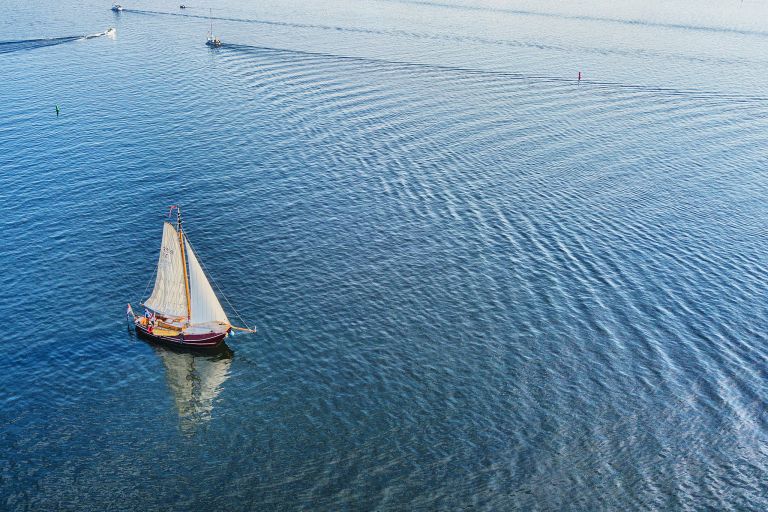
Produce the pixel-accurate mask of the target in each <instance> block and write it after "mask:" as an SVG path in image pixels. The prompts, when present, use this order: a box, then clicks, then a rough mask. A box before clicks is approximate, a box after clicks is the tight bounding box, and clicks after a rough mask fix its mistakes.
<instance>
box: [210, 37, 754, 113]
mask: <svg viewBox="0 0 768 512" xmlns="http://www.w3.org/2000/svg"><path fill="white" fill-rule="evenodd" d="M222 48H225V49H229V50H233V51H241V52H274V53H284V54H294V55H308V56H314V57H320V58H329V59H336V60H339V61H357V62H361V63H373V64H385V65H388V66H398V67H402V68H409V69H423V70H431V71H445V72H453V73H461V74H467V75H487V76H489V77H490V76H495V77H503V78H508V79H510V80H531V81H537V82H550V83H562V84H577V83H580V84H582V85H589V86H591V87H595V88H603V89H608V90H610V89H614V90H631V91H636V92H638V93H646V94H653V95H661V96H685V97H688V98H689V99H718V100H729V101H740V102H744V101H746V102H759V103H763V102H768V97H766V96H748V95H739V94H728V93H721V92H715V91H705V90H696V89H675V88H672V87H657V86H652V85H645V84H627V83H621V82H609V81H592V80H583V79H582V80H581V81H578V80H576V79H572V78H563V77H558V76H545V75H527V74H523V73H517V72H514V71H505V70H489V69H477V68H468V67H461V66H445V65H440V64H427V63H420V62H408V61H399V60H389V59H379V58H373V57H358V56H350V55H338V54H333V53H323V52H311V51H305V50H292V49H288V48H273V47H269V46H252V45H246V44H236V43H224V44H223V45H222Z"/></svg>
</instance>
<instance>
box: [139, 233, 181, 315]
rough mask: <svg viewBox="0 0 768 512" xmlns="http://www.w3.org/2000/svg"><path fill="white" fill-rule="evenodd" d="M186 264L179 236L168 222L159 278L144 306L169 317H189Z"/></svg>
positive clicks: (161, 253)
mask: <svg viewBox="0 0 768 512" xmlns="http://www.w3.org/2000/svg"><path fill="white" fill-rule="evenodd" d="M184 288H185V287H184V264H183V263H182V259H181V247H180V246H179V235H178V233H177V232H176V229H175V228H174V227H173V226H172V225H171V224H169V223H168V222H166V223H164V224H163V242H162V244H161V245H160V257H159V259H158V261H157V277H156V278H155V288H154V289H153V290H152V295H150V297H149V299H147V300H146V301H145V302H144V304H145V305H146V306H147V307H148V308H150V309H152V310H154V311H156V312H158V313H160V314H162V315H165V316H169V317H186V316H187V298H186V291H185V289H184Z"/></svg>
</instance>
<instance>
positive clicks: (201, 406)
mask: <svg viewBox="0 0 768 512" xmlns="http://www.w3.org/2000/svg"><path fill="white" fill-rule="evenodd" d="M153 348H154V349H155V352H156V353H157V354H158V355H159V356H160V359H161V360H162V362H163V365H164V366H165V379H166V381H167V383H168V387H169V388H170V389H171V393H172V394H173V399H174V401H175V402H176V410H177V411H178V413H179V421H180V423H181V429H182V431H184V432H191V431H193V430H194V429H195V428H196V427H198V426H200V425H203V424H205V423H207V422H208V421H210V419H211V413H212V412H213V404H214V401H215V400H216V397H218V396H219V393H221V390H222V385H223V384H224V382H226V380H227V379H228V378H229V375H230V373H229V368H230V366H231V365H232V356H233V355H234V354H233V352H232V350H231V349H230V348H229V347H227V346H226V344H224V345H223V346H222V349H221V350H220V351H219V352H217V353H215V354H194V353H190V352H179V351H174V350H170V349H165V348H162V347H153Z"/></svg>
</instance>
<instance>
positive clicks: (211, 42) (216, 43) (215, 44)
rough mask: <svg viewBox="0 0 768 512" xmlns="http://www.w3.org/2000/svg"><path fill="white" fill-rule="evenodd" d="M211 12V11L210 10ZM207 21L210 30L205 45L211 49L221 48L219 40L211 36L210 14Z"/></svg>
mask: <svg viewBox="0 0 768 512" xmlns="http://www.w3.org/2000/svg"><path fill="white" fill-rule="evenodd" d="M212 12H213V9H211V13H212ZM208 19H209V20H211V30H210V31H209V32H208V39H207V40H206V41H205V44H206V45H207V46H210V47H211V48H219V47H220V46H221V39H219V38H218V37H216V36H214V35H213V20H212V19H211V14H210V13H209V14H208Z"/></svg>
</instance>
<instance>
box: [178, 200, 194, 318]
mask: <svg viewBox="0 0 768 512" xmlns="http://www.w3.org/2000/svg"><path fill="white" fill-rule="evenodd" d="M176 222H177V225H178V233H179V248H180V249H181V268H182V270H183V271H184V291H185V292H186V293H187V323H190V322H191V321H192V306H191V305H190V301H189V275H188V274H187V255H186V253H185V252H184V230H183V229H182V227H181V208H180V207H178V206H177V207H176Z"/></svg>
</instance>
